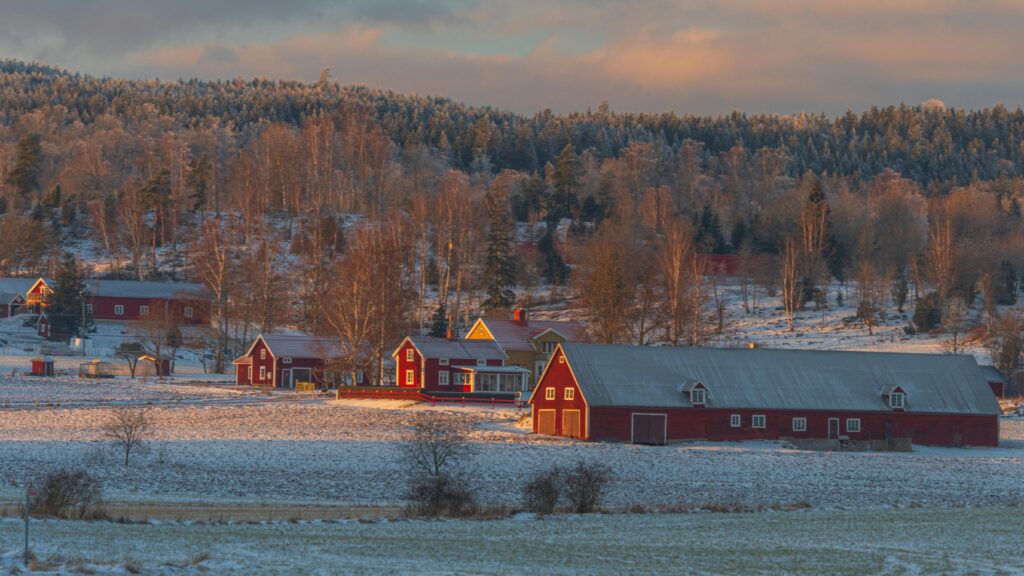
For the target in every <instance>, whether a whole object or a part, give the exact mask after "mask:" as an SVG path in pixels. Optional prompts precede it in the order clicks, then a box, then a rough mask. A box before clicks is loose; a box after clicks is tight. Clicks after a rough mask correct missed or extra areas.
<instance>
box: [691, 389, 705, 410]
mask: <svg viewBox="0 0 1024 576" xmlns="http://www.w3.org/2000/svg"><path fill="white" fill-rule="evenodd" d="M706 399H707V390H705V389H703V388H694V389H693V390H690V403H691V404H693V405H694V406H703V405H704V402H705V400H706Z"/></svg>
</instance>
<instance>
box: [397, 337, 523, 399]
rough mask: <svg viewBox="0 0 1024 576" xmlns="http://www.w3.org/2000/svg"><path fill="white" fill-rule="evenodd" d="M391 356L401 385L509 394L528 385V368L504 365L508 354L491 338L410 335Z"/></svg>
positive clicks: (521, 391)
mask: <svg viewBox="0 0 1024 576" xmlns="http://www.w3.org/2000/svg"><path fill="white" fill-rule="evenodd" d="M391 356H392V358H394V359H395V366H396V368H395V370H396V372H395V382H396V384H397V385H398V386H401V387H404V388H421V389H423V390H428V391H433V392H463V393H467V394H475V393H487V394H496V393H497V394H510V395H511V394H515V393H516V392H519V393H524V392H525V391H526V390H527V389H528V388H527V386H528V385H529V376H530V372H529V370H525V369H523V368H520V367H518V366H506V365H505V360H507V359H508V356H507V355H506V354H505V352H503V351H502V350H501V346H499V345H498V344H497V343H495V342H494V341H492V340H456V339H453V338H431V337H429V336H409V337H407V338H406V339H405V340H403V341H402V343H401V344H400V345H399V346H398V348H397V349H396V350H395V351H394V352H393V353H392V354H391Z"/></svg>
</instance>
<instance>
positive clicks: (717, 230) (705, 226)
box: [696, 204, 725, 254]
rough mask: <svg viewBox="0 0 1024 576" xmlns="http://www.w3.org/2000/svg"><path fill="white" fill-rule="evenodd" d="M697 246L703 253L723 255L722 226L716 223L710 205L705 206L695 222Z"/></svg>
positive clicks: (716, 218)
mask: <svg viewBox="0 0 1024 576" xmlns="http://www.w3.org/2000/svg"><path fill="white" fill-rule="evenodd" d="M696 240H697V246H698V248H699V249H700V250H701V251H702V252H705V253H709V254H723V253H725V237H724V236H723V235H722V224H721V223H720V222H719V221H718V214H716V213H715V211H714V210H712V209H711V205H710V204H705V205H704V208H703V209H702V210H701V212H700V219H699V220H698V221H697V238H696Z"/></svg>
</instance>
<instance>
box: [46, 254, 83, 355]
mask: <svg viewBox="0 0 1024 576" xmlns="http://www.w3.org/2000/svg"><path fill="white" fill-rule="evenodd" d="M54 284H55V285H54V287H53V294H52V295H50V298H49V299H48V303H47V308H46V317H47V318H48V319H49V321H50V333H51V334H52V335H54V336H60V337H67V336H73V335H78V336H84V335H85V333H86V332H88V331H89V330H90V329H91V327H92V314H91V313H89V311H88V309H87V308H86V306H85V298H86V291H85V277H84V276H83V275H82V271H81V270H80V269H79V267H78V261H77V260H75V257H74V255H73V254H71V253H70V252H65V253H64V255H63V256H62V257H61V261H60V268H59V269H58V270H57V277H56V278H55V279H54Z"/></svg>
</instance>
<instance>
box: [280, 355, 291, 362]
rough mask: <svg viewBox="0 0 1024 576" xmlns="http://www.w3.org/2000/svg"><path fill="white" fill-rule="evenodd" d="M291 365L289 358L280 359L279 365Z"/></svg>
mask: <svg viewBox="0 0 1024 576" xmlns="http://www.w3.org/2000/svg"><path fill="white" fill-rule="evenodd" d="M291 363H292V359H291V358H290V357H289V356H285V357H284V358H281V364H291Z"/></svg>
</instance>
